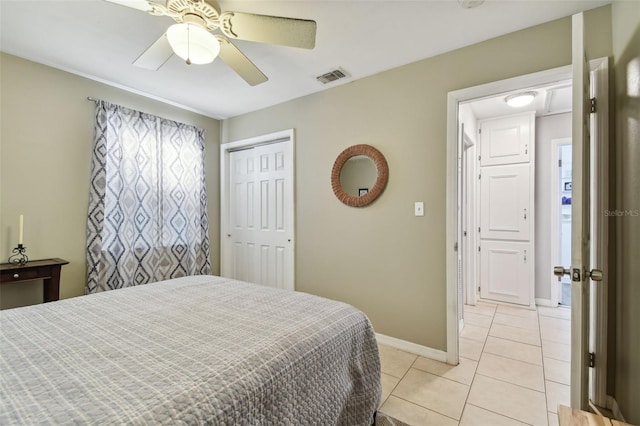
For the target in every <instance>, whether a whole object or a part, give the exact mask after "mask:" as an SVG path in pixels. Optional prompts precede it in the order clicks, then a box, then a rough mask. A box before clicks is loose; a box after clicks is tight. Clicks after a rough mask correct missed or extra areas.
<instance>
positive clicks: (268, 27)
mask: <svg viewBox="0 0 640 426" xmlns="http://www.w3.org/2000/svg"><path fill="white" fill-rule="evenodd" d="M220 29H221V30H222V32H223V33H224V34H225V35H227V36H229V37H231V38H237V39H240V40H248V41H257V42H260V43H270V44H279V45H282V46H291V47H302V48H304V49H313V48H314V47H315V45H316V21H311V20H307V19H293V18H283V17H279V16H267V15H254V14H251V13H241V12H224V13H222V14H221V15H220Z"/></svg>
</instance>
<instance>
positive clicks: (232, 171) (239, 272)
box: [222, 140, 294, 290]
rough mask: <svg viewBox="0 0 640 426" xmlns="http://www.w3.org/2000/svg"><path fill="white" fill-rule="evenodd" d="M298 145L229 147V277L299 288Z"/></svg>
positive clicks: (226, 246)
mask: <svg viewBox="0 0 640 426" xmlns="http://www.w3.org/2000/svg"><path fill="white" fill-rule="evenodd" d="M292 143H293V142H292V141H291V140H285V141H278V142H274V143H268V144H258V145H255V146H249V147H242V149H239V150H232V149H229V150H226V151H225V149H224V148H223V154H224V156H225V157H226V159H227V161H226V164H227V170H228V171H227V173H226V184H225V185H226V189H225V190H224V191H223V192H226V194H225V195H226V196H225V195H223V200H226V201H227V202H226V203H225V205H226V207H227V211H226V212H225V213H227V214H225V215H223V216H224V217H223V226H224V228H223V229H224V230H225V231H224V232H226V238H225V241H224V242H223V255H222V258H223V262H222V267H223V275H225V276H228V277H230V278H235V279H239V280H243V281H249V282H253V283H257V284H263V285H267V286H271V287H277V288H284V289H290V290H293V289H294V264H293V261H294V251H293V233H294V217H293V216H294V210H293V207H294V206H293V149H292Z"/></svg>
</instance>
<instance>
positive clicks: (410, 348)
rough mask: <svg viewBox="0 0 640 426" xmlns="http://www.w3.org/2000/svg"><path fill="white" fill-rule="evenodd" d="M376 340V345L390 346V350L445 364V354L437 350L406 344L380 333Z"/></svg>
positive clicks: (415, 344)
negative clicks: (393, 349)
mask: <svg viewBox="0 0 640 426" xmlns="http://www.w3.org/2000/svg"><path fill="white" fill-rule="evenodd" d="M376 339H377V340H378V343H382V344H383V345H387V346H391V347H392V348H396V349H400V350H402V351H405V352H410V353H412V354H416V355H420V356H423V357H425V358H429V359H434V360H436V361H440V362H447V353H446V352H444V351H441V350H438V349H433V348H430V347H428V346H422V345H418V344H417V343H412V342H408V341H406V340H402V339H397V338H395V337H391V336H385V335H384V334H380V333H376Z"/></svg>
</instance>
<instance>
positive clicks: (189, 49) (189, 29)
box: [187, 24, 191, 65]
mask: <svg viewBox="0 0 640 426" xmlns="http://www.w3.org/2000/svg"><path fill="white" fill-rule="evenodd" d="M187 65H191V25H189V24H187Z"/></svg>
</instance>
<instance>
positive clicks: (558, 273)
mask: <svg viewBox="0 0 640 426" xmlns="http://www.w3.org/2000/svg"><path fill="white" fill-rule="evenodd" d="M553 275H555V276H556V277H558V281H560V280H561V279H562V276H563V275H571V270H570V269H565V268H564V267H563V266H555V267H554V268H553Z"/></svg>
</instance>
